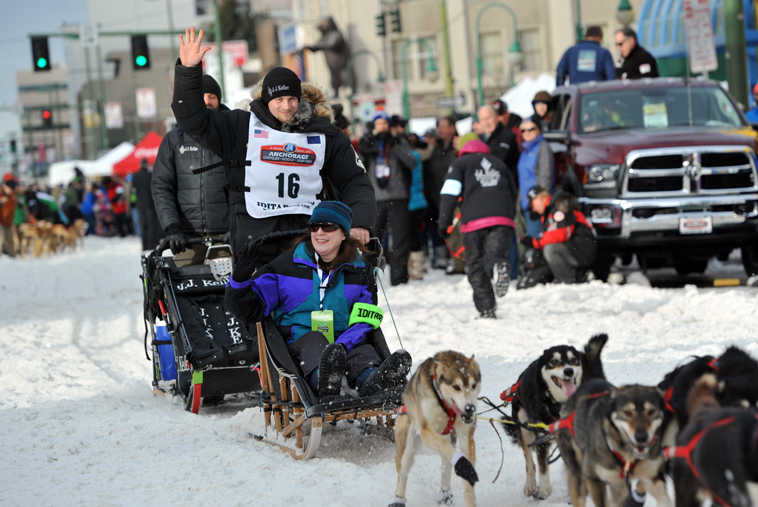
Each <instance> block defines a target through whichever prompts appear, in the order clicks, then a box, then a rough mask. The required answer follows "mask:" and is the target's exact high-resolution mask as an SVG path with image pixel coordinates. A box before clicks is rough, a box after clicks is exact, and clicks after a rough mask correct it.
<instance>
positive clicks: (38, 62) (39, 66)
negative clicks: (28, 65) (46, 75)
mask: <svg viewBox="0 0 758 507" xmlns="http://www.w3.org/2000/svg"><path fill="white" fill-rule="evenodd" d="M32 65H33V66H34V72H41V71H48V70H50V50H49V49H48V47H47V37H32Z"/></svg>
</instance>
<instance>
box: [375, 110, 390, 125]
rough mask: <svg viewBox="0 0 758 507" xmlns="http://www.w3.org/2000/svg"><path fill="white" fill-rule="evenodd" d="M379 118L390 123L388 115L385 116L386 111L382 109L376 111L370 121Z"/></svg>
mask: <svg viewBox="0 0 758 507" xmlns="http://www.w3.org/2000/svg"><path fill="white" fill-rule="evenodd" d="M379 118H382V119H384V120H387V121H388V122H389V121H390V116H389V115H388V114H387V112H386V111H384V110H383V109H380V110H379V111H377V112H376V113H375V114H374V117H373V118H371V121H376V120H378V119H379Z"/></svg>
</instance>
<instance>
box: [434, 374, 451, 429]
mask: <svg viewBox="0 0 758 507" xmlns="http://www.w3.org/2000/svg"><path fill="white" fill-rule="evenodd" d="M432 387H433V388H434V394H435V396H437V401H438V402H439V403H440V406H441V407H442V410H444V411H445V413H446V414H447V426H445V429H444V430H442V435H447V434H448V433H450V432H451V431H452V430H453V426H455V417H456V413H455V410H453V409H452V408H450V406H448V404H447V403H445V400H443V399H442V396H440V391H439V389H438V388H437V378H436V377H435V376H434V375H432Z"/></svg>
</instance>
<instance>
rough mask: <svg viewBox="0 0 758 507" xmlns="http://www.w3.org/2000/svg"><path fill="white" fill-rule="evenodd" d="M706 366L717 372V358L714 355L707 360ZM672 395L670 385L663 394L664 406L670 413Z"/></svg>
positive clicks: (672, 388)
mask: <svg viewBox="0 0 758 507" xmlns="http://www.w3.org/2000/svg"><path fill="white" fill-rule="evenodd" d="M708 368H710V369H711V370H713V371H714V372H716V373H718V371H719V364H718V358H716V357H714V358H713V359H711V360H710V361H708ZM673 397H674V386H671V387H669V388H668V389H666V392H665V393H664V394H663V403H664V406H665V407H666V410H668V411H669V412H671V413H674V407H672V406H671V398H673Z"/></svg>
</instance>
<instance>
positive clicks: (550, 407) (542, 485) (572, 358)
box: [500, 334, 608, 499]
mask: <svg viewBox="0 0 758 507" xmlns="http://www.w3.org/2000/svg"><path fill="white" fill-rule="evenodd" d="M607 341H608V335H606V334H599V335H596V336H593V337H592V338H590V340H589V342H587V344H586V345H585V346H584V352H580V351H579V350H577V349H576V348H574V347H572V346H570V345H557V346H554V347H550V348H548V349H545V350H544V351H543V352H542V355H541V356H540V357H539V358H537V359H536V360H535V361H533V362H532V364H530V365H529V366H528V367H527V368H526V369H525V370H524V371H523V372H522V373H521V375H520V376H519V378H518V381H517V382H516V383H515V384H514V385H513V386H511V387H510V388H509V389H507V390H506V391H504V392H503V393H502V394H501V395H500V398H501V399H502V400H503V401H504V402H510V403H511V407H512V409H511V414H512V416H513V417H515V418H516V419H518V421H519V422H521V423H526V424H533V423H545V424H550V423H553V422H555V421H556V420H558V419H559V418H560V410H561V406H562V405H563V404H564V403H565V402H566V400H568V399H569V397H570V396H571V395H572V394H574V392H575V391H576V389H577V387H578V386H579V385H581V383H582V381H583V379H584V378H586V377H587V376H589V377H590V378H591V377H598V376H600V377H604V375H603V365H602V362H601V360H600V353H601V352H602V350H603V347H604V346H605V343H606V342H607ZM503 426H504V428H505V431H506V432H507V433H508V435H509V436H510V437H511V439H512V440H513V443H515V444H517V445H519V446H520V447H521V450H522V451H523V452H524V461H525V464H526V482H525V483H524V496H527V497H529V496H532V497H535V498H538V499H545V498H547V497H548V496H550V493H551V492H552V486H551V484H550V473H549V469H548V453H549V452H550V445H551V443H552V439H550V440H548V441H545V442H544V443H541V444H538V445H536V447H535V453H536V455H537V465H538V467H539V485H538V484H537V474H536V470H535V466H534V460H533V458H532V451H531V448H530V447H529V445H530V444H531V443H532V442H534V440H535V439H536V438H537V435H536V434H535V433H534V432H533V431H530V430H529V429H527V428H526V427H524V426H516V425H513V424H504V425H503Z"/></svg>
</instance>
